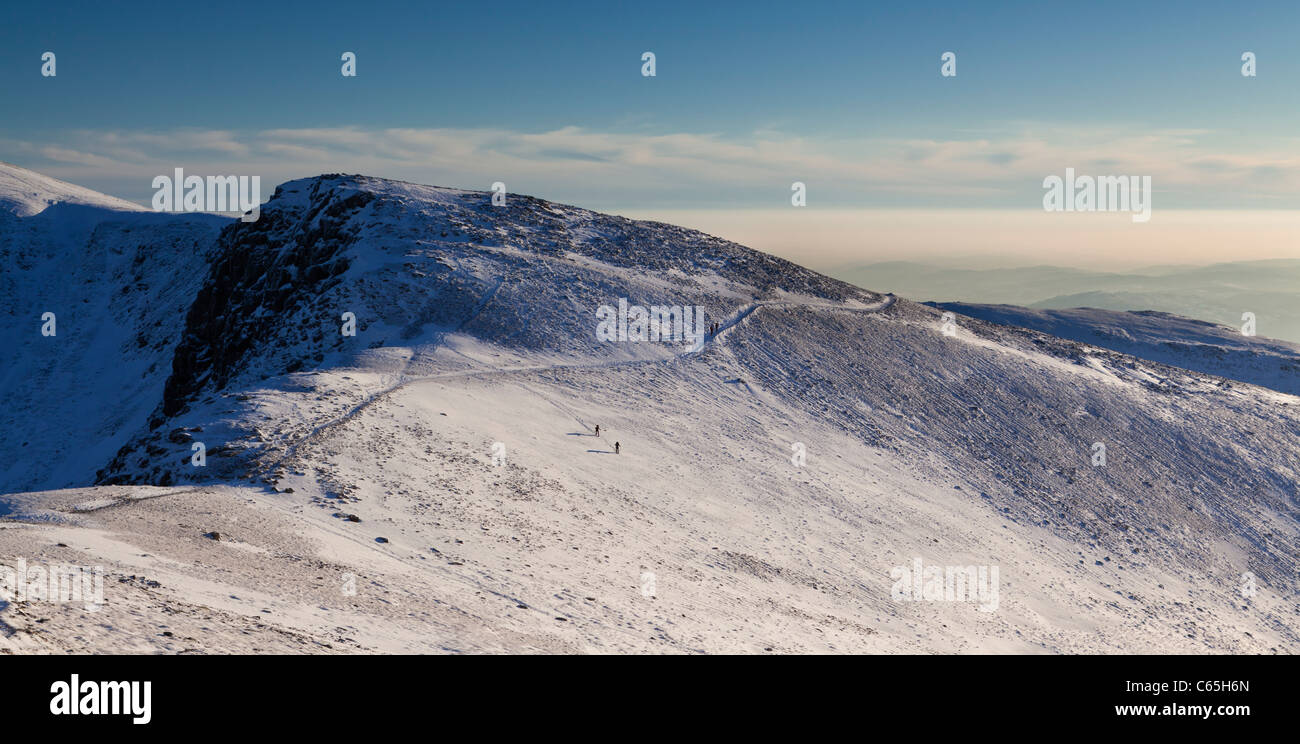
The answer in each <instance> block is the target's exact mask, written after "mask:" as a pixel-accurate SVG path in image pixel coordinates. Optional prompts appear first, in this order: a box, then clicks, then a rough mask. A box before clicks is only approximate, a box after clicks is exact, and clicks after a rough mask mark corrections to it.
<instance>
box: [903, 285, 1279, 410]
mask: <svg viewBox="0 0 1300 744" xmlns="http://www.w3.org/2000/svg"><path fill="white" fill-rule="evenodd" d="M926 304H928V305H931V306H933V307H937V308H940V309H943V310H952V311H953V312H956V313H960V314H962V315H967V316H970V317H972V318H980V319H982V320H987V321H990V322H992V323H999V324H1002V325H1009V326H1020V327H1022V328H1032V329H1034V330H1036V331H1042V332H1043V333H1048V334H1051V335H1053V336H1058V337H1060V338H1067V339H1070V340H1072V341H1078V342H1080V343H1085V344H1091V345H1094V346H1100V347H1102V348H1105V349H1113V350H1114V351H1119V352H1122V353H1124V354H1131V355H1133V356H1135V357H1140V358H1142V359H1149V360H1151V361H1156V362H1161V363H1164V364H1169V365H1172V366H1175V367H1182V368H1183V369H1188V370H1192V371H1195V372H1204V373H1206V374H1211V375H1218V376H1220V377H1225V378H1228V379H1230V380H1239V381H1241V382H1249V383H1251V384H1253V385H1260V386H1262V387H1267V388H1272V389H1273V390H1277V391H1279V392H1283V393H1288V394H1290V395H1300V344H1295V343H1291V342H1290V341H1280V340H1276V339H1271V338H1265V337H1263V336H1245V335H1242V332H1241V329H1239V328H1231V327H1227V326H1222V325H1219V324H1217V323H1209V322H1206V321H1203V320H1193V319H1191V318H1183V317H1180V316H1177V315H1172V314H1170V313H1164V312H1158V311H1154V310H1143V311H1128V312H1123V311H1118V310H1098V309H1096V308H1090V307H1082V308H1072V309H1068V310H1037V309H1032V308H1024V307H1017V306H1015V305H972V304H968V303H963V302H939V303H934V302H931V303H926Z"/></svg>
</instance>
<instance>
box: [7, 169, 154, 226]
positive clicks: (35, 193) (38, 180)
mask: <svg viewBox="0 0 1300 744" xmlns="http://www.w3.org/2000/svg"><path fill="white" fill-rule="evenodd" d="M54 204H80V205H83V206H91V207H103V208H105V209H116V210H119V211H125V212H140V211H144V207H141V206H140V205H139V204H134V203H132V202H129V201H126V200H125V199H118V198H117V197H113V196H109V195H108V194H101V193H99V192H98V191H92V190H90V189H87V188H82V187H81V186H76V185H74V184H70V183H67V182H66V181H60V180H58V179H57V178H50V177H49V176H46V175H42V174H40V173H37V172H36V171H30V170H27V169H26V168H19V167H18V166H16V165H12V164H10V163H5V162H0V214H8V215H13V216H16V217H30V216H32V215H34V214H40V213H41V212H43V211H45V210H46V209H47V208H49V207H50V206H52V205H54Z"/></svg>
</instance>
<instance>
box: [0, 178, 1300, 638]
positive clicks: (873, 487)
mask: <svg viewBox="0 0 1300 744" xmlns="http://www.w3.org/2000/svg"><path fill="white" fill-rule="evenodd" d="M490 196H491V195H490V194H486V193H482V192H470V191H458V190H452V189H441V188H433V187H426V186H416V185H412V184H407V183H399V182H393V181H384V180H379V179H373V178H366V177H360V176H340V175H327V176H321V177H318V178H312V179H306V180H301V181H294V182H290V183H287V184H284V185H282V186H281V187H280V188H278V189H277V190H276V193H275V195H274V196H273V197H272V199H271V200H270V201H269V202H268V203H267V204H265V205H263V207H262V210H261V217H260V219H259V220H258V221H257V222H255V223H241V222H237V221H230V220H224V219H222V218H183V217H167V216H159V215H152V214H149V215H127V214H123V213H102V212H101V213H98V214H97V215H96V216H95V218H94V219H93V220H90V221H88V222H83V223H78V224H80V225H81V227H79V228H78V230H76V231H73V232H67V231H65V230H63V228H62V227H61V224H62V223H61V222H58V221H56V220H52V219H47V221H46V222H40V223H38V222H36V221H38V220H40V219H41V218H42V217H44V216H45V215H46V214H48V213H49V212H51V211H53V210H51V209H47V210H46V211H45V212H44V213H42V214H41V215H37V216H35V217H26V218H23V219H19V220H14V223H15V224H16V226H15V225H6V226H4V227H3V229H4V230H6V231H9V232H7V233H6V235H9V234H12V231H14V230H19V231H25V232H23V234H24V235H25V236H26V237H24V238H23V239H21V240H19V239H12V238H5V240H6V241H7V242H4V243H0V245H3V246H4V251H5V253H4V255H3V256H0V258H3V259H4V261H5V266H6V267H9V266H23V267H24V268H21V269H18V270H14V271H9V270H6V276H5V279H4V284H3V285H0V289H2V290H3V292H4V293H5V295H4V297H3V299H4V300H5V303H4V307H5V311H6V312H10V313H12V314H13V317H11V318H9V319H7V321H6V324H5V325H6V333H10V334H13V335H12V336H7V337H6V338H5V339H4V341H5V348H6V349H13V350H15V353H14V354H13V355H12V356H11V358H10V360H9V361H7V363H6V369H5V371H4V373H3V376H0V383H2V384H3V387H0V394H3V395H4V398H3V402H4V407H5V410H4V415H5V418H4V420H3V421H0V448H2V449H0V462H2V463H3V464H4V465H5V466H6V467H7V469H6V470H4V471H3V473H2V474H0V491H7V492H10V494H9V495H8V496H5V497H4V498H3V499H0V501H2V502H3V503H6V504H7V505H8V508H9V509H10V510H11V511H12V513H13V514H14V515H15V516H17V517H20V518H21V519H19V520H18V521H11V522H7V523H0V562H3V561H4V560H14V559H16V557H18V556H24V557H26V559H27V560H28V561H29V562H30V561H35V560H41V561H46V562H49V563H71V564H74V565H104V566H105V567H106V569H107V571H108V580H107V581H106V582H105V584H106V589H105V602H104V606H103V607H102V608H101V609H100V610H99V611H98V612H94V613H90V612H85V611H84V610H83V609H81V608H80V607H72V606H69V605H64V604H53V603H26V604H18V603H10V604H9V605H8V606H7V607H4V608H0V650H4V649H9V650H18V651H40V650H49V651H76V652H84V651H92V650H119V651H165V652H185V651H209V652H214V651H215V652H230V651H254V650H257V651H317V652H332V651H333V652H337V651H357V650H363V651H418V652H464V651H470V652H487V651H534V652H552V651H588V652H619V651H658V652H718V651H731V652H764V651H768V650H770V651H773V652H862V651H876V652H880V651H911V652H931V651H976V650H983V651H1016V652H1081V651H1181V652H1198V653H1200V652H1256V653H1272V652H1292V653H1293V652H1295V651H1296V650H1297V649H1298V648H1300V643H1298V640H1300V638H1298V637H1297V621H1298V620H1300V593H1298V592H1297V589H1298V587H1297V585H1296V579H1297V570H1298V569H1300V540H1297V536H1298V534H1297V533H1298V532H1300V524H1297V508H1298V507H1300V504H1298V503H1297V494H1296V487H1297V482H1300V475H1298V474H1297V470H1296V462H1295V454H1294V452H1295V447H1294V442H1295V438H1296V435H1297V433H1300V411H1298V410H1297V403H1300V399H1297V398H1296V397H1294V396H1292V395H1288V394H1285V393H1282V392H1278V391H1277V390H1272V389H1267V388H1263V387H1258V386H1256V385H1252V384H1245V383H1241V384H1238V383H1233V384H1224V381H1223V380H1222V379H1220V378H1217V377H1211V376H1207V375H1206V374H1205V373H1203V372H1199V371H1190V370H1187V369H1181V368H1178V367H1173V366H1169V365H1167V364H1164V363H1161V362H1160V361H1148V360H1143V359H1139V358H1137V357H1135V356H1130V355H1126V354H1123V353H1119V352H1117V351H1112V350H1109V349H1106V348H1103V347H1102V346H1101V345H1100V344H1095V343H1087V344H1085V343H1080V342H1079V341H1077V340H1070V339H1066V338H1060V337H1057V336H1052V335H1048V334H1045V333H1042V332H1039V331H1033V330H1025V329H1020V328H1009V327H1006V326H1003V325H998V324H995V323H989V322H986V321H983V320H979V319H976V318H970V317H964V316H959V317H957V318H956V319H955V320H956V322H955V323H954V324H951V325H946V324H945V322H944V318H943V317H942V312H943V311H942V310H940V309H938V308H932V307H928V306H925V305H920V304H916V303H912V302H909V301H907V300H904V299H899V298H895V297H893V296H891V295H882V294H878V293H875V292H871V291H868V290H864V289H859V288H857V287H853V286H851V285H848V284H844V283H842V282H839V281H836V280H832V279H829V278H826V277H824V276H821V275H819V274H816V273H814V272H811V271H809V270H806V269H803V268H801V267H798V266H796V265H794V264H791V263H789V262H786V261H783V260H780V259H777V258H774V257H771V256H768V255H765V254H761V253H758V252H755V251H751V250H749V249H746V248H744V247H742V246H739V245H735V244H733V243H729V242H727V241H724V240H720V239H717V238H713V237H710V236H707V235H703V234H701V233H698V232H694V231H690V230H685V229H682V228H677V227H673V226H671V225H665V224H659V223H650V222H637V221H632V220H627V219H623V218H619V217H612V216H607V215H600V214H596V213H593V212H589V211H586V210H582V209H577V208H574V207H567V206H562V205H558V204H552V203H548V202H545V201H542V200H539V199H534V198H530V197H525V196H518V195H510V196H509V197H508V200H507V204H506V206H501V207H496V206H493V205H492V203H491V198H490ZM87 224H89V225H90V226H89V227H86V225H87ZM78 240H81V241H83V242H80V243H78V242H77V241H78ZM29 246H34V247H29ZM624 298H625V299H626V301H627V304H629V305H641V306H647V307H648V306H651V305H658V306H688V305H689V306H699V307H701V308H703V310H704V313H705V316H706V318H707V319H708V322H710V323H713V322H716V323H719V324H720V332H719V333H717V334H716V335H713V336H710V337H709V338H708V339H707V340H706V341H705V342H704V343H703V344H702V345H691V344H663V343H650V342H643V343H635V342H630V341H624V342H608V341H603V340H600V339H599V338H598V336H597V327H598V324H599V322H600V321H599V319H598V316H597V310H598V308H600V307H601V306H614V307H616V306H618V305H619V300H620V299H624ZM55 302H58V303H62V304H60V305H58V307H60V308H64V309H63V313H61V314H60V315H59V318H60V321H59V333H58V335H57V336H55V337H43V336H41V335H40V332H39V329H40V322H39V319H40V316H41V313H42V312H43V310H44V308H45V307H46V306H49V307H54V306H55V305H53V304H51V303H55ZM346 313H352V314H353V315H354V316H355V319H356V335H355V336H348V335H344V334H343V333H342V332H341V329H342V328H343V327H344V326H345V324H346V323H347V322H348V321H347V320H345V317H344V316H345V314H346ZM65 317H66V320H65V319H64V318H65ZM1116 322H1122V321H1116ZM1142 322H1143V323H1144V324H1145V325H1143V330H1142V331H1141V333H1140V334H1138V335H1141V336H1142V337H1143V338H1147V337H1148V335H1153V334H1158V326H1159V324H1160V323H1161V322H1163V321H1162V320H1161V319H1160V318H1159V317H1156V316H1142ZM1169 324H1170V329H1171V331H1170V332H1171V336H1170V337H1171V338H1175V337H1176V332H1177V323H1176V322H1175V321H1173V320H1169ZM1132 332H1134V333H1137V331H1132ZM597 425H599V426H600V428H601V433H600V436H599V437H597V436H596V432H595V427H596V426H597ZM615 441H617V442H618V443H619V445H620V447H619V451H618V454H615V453H614V448H613V446H612V445H613V443H614V442H615ZM197 443H202V445H203V449H204V450H205V452H206V464H205V465H204V466H203V467H196V466H195V465H194V464H192V463H193V461H192V459H191V458H192V452H193V448H194V446H195V445H196V444H197ZM1098 444H1101V445H1103V447H1104V455H1105V456H1104V458H1103V460H1099V459H1098V453H1099V450H1098V448H1097V445H1098ZM800 455H803V458H801V457H800ZM14 463H18V464H16V465H15V464H14ZM50 489H57V490H50ZM917 560H920V561H921V562H922V563H923V565H924V566H937V567H940V570H941V571H942V568H943V567H965V566H971V567H983V568H986V569H993V568H996V569H997V575H998V577H999V578H998V579H997V580H996V581H995V583H994V586H996V587H997V593H996V594H995V595H993V596H992V597H987V596H985V597H983V598H982V599H983V601H928V600H929V599H930V595H929V594H928V593H927V592H928V589H925V590H923V591H921V592H920V593H919V595H918V596H916V597H915V599H919V600H923V601H908V600H909V599H912V598H913V597H912V595H911V589H912V588H913V586H914V584H913V583H912V582H911V581H902V580H900V579H899V576H900V574H901V572H902V570H903V569H907V570H909V571H910V570H912V569H913V567H914V566H915V565H916V564H915V561H917ZM922 584H923V582H922V581H921V577H917V581H916V584H915V586H921V585H922ZM923 589H924V588H923Z"/></svg>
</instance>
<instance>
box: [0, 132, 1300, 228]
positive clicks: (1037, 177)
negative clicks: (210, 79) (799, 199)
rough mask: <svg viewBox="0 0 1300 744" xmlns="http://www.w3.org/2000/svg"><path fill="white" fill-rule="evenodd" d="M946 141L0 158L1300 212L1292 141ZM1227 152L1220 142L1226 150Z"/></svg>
mask: <svg viewBox="0 0 1300 744" xmlns="http://www.w3.org/2000/svg"><path fill="white" fill-rule="evenodd" d="M967 135H968V136H966V137H963V138H960V139H947V140H935V139H921V138H917V139H901V138H883V137H862V138H853V139H845V138H839V139H827V138H818V139H812V138H808V137H803V136H799V135H795V134H789V133H783V132H780V131H776V130H773V129H770V128H768V129H764V130H761V131H756V132H754V133H752V134H749V135H747V136H722V135H718V134H711V133H689V132H677V133H661V134H646V133H639V132H632V133H629V132H602V131H595V130H592V129H584V128H580V127H563V128H560V129H555V130H550V131H542V132H523V131H512V130H508V129H496V128H475V129H451V128H436V129H411V128H387V129H380V128H373V129H372V128H361V127H338V128H301V129H265V130H250V131H233V130H188V129H187V130H174V131H159V132H125V131H93V130H79V131H71V132H61V133H57V141H56V140H55V139H54V136H52V137H51V141H33V140H14V139H7V140H0V153H3V157H4V158H5V159H7V160H12V161H15V162H18V163H20V164H22V165H25V166H27V167H31V168H34V169H37V170H42V171H45V172H48V173H50V174H51V175H54V176H57V177H59V178H64V179H66V180H70V181H73V182H78V183H85V184H92V183H93V184H97V185H98V186H97V187H99V188H104V186H103V185H104V184H113V187H112V188H111V189H109V190H111V191H112V193H114V194H116V195H119V196H122V197H124V198H129V199H135V200H144V199H145V198H147V196H148V194H149V193H151V187H150V186H149V183H150V181H151V179H152V177H153V176H155V175H158V174H161V173H170V172H171V170H172V169H173V168H175V167H183V168H185V169H186V170H187V171H188V172H191V173H199V174H215V173H236V174H249V175H261V176H262V177H263V180H264V181H266V182H270V183H278V182H280V181H283V180H288V179H291V178H301V177H305V176H312V175H316V174H319V173H322V172H355V173H365V174H368V175H376V176H384V177H389V178H398V179H403V180H409V181H417V182H422V183H432V184H438V185H449V186H459V187H464V188H477V189H487V188H488V187H489V185H490V184H491V183H492V182H494V181H504V182H506V184H507V188H509V189H510V190H511V191H516V192H523V193H533V194H537V195H539V196H543V197H546V198H550V199H556V200H561V201H570V202H575V203H579V204H583V205H588V206H594V207H597V208H607V209H608V208H618V207H627V208H653V207H656V206H662V207H674V208H687V207H689V208H709V207H719V208H723V207H726V208H736V207H751V208H761V207H776V206H781V205H784V204H787V203H788V195H789V189H790V184H791V182H793V181H803V182H804V183H806V184H807V185H808V193H809V206H810V207H817V206H827V207H849V206H861V207H877V206H879V207H900V206H917V207H1012V208H1014V207H1024V208H1032V207H1034V206H1035V205H1037V203H1038V200H1039V199H1040V198H1041V194H1042V190H1041V183H1042V179H1043V178H1044V177H1045V176H1047V175H1050V174H1060V173H1062V172H1063V171H1064V169H1065V168H1066V167H1072V168H1075V169H1076V171H1078V172H1080V173H1093V174H1112V173H1113V174H1127V175H1150V176H1152V177H1153V181H1154V183H1155V189H1156V199H1157V205H1158V206H1166V207H1180V206H1181V207H1198V208H1200V207H1217V208H1249V207H1277V206H1282V205H1291V204H1295V203H1297V202H1300V156H1297V155H1295V154H1294V153H1295V152H1296V149H1295V147H1294V145H1295V142H1294V141H1284V140H1278V141H1274V142H1268V141H1261V140H1259V139H1255V140H1253V141H1252V142H1251V147H1250V149H1249V150H1245V149H1233V148H1232V147H1231V146H1230V140H1229V139H1228V138H1225V137H1221V136H1218V135H1216V133H1214V132H1210V131H1204V130H1185V129H1184V130H1163V131H1154V132H1152V131H1149V130H1145V131H1138V130H1130V129H1126V128H1123V127H1115V128H1111V129H1098V128H1091V129H1086V130H1085V129H1080V128H1072V127H1069V126H1060V125H1051V124H1045V123H1034V122H1021V123H1015V124H1008V125H1006V126H1005V127H1003V128H1002V129H1000V130H998V131H995V132H994V131H990V132H979V133H974V132H972V133H967ZM1225 143H1227V144H1225Z"/></svg>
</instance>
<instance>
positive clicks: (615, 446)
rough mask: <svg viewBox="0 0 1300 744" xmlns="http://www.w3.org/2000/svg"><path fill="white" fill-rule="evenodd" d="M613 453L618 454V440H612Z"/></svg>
mask: <svg viewBox="0 0 1300 744" xmlns="http://www.w3.org/2000/svg"><path fill="white" fill-rule="evenodd" d="M614 454H616V455H617V454H618V442H614Z"/></svg>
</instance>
